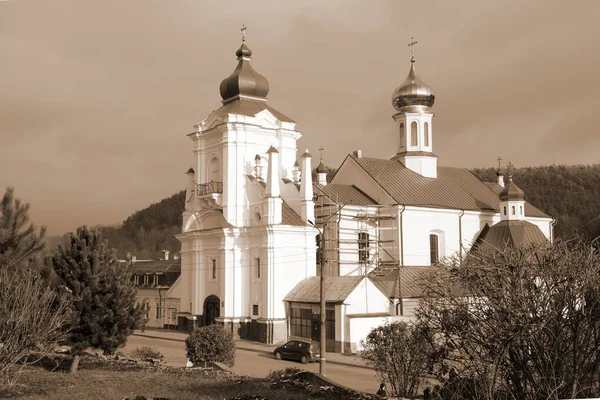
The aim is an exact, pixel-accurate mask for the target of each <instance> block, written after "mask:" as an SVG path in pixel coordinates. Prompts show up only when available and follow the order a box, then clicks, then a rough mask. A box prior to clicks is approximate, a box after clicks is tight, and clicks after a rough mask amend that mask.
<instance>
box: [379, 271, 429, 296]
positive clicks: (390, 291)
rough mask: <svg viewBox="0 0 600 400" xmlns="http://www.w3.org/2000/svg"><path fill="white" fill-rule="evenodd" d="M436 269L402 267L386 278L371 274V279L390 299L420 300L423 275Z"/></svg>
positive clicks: (391, 272)
mask: <svg viewBox="0 0 600 400" xmlns="http://www.w3.org/2000/svg"><path fill="white" fill-rule="evenodd" d="M436 268H437V267H435V266H401V267H399V269H394V270H392V271H390V272H389V273H388V274H387V275H385V276H378V275H375V274H374V273H371V274H370V275H369V278H370V279H371V281H372V282H373V284H374V285H375V286H376V287H377V288H378V289H379V290H381V291H382V292H383V293H384V294H385V295H386V296H387V297H389V298H399V297H401V298H404V299H407V298H419V297H423V290H422V289H421V283H422V279H423V278H422V276H423V274H424V273H427V272H431V271H433V270H435V269H436ZM398 271H400V279H398ZM398 283H400V290H398Z"/></svg>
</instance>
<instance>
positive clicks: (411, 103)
mask: <svg viewBox="0 0 600 400" xmlns="http://www.w3.org/2000/svg"><path fill="white" fill-rule="evenodd" d="M434 101H435V96H434V95H433V92H432V91H431V88H430V87H429V86H427V85H426V84H425V83H424V82H423V81H422V80H421V79H420V78H419V77H418V76H417V73H416V72H415V57H414V56H413V57H412V59H411V60H410V72H409V73H408V77H406V79H405V80H404V82H402V84H401V85H400V86H398V87H397V88H396V89H395V90H394V93H393V94H392V104H393V105H394V108H395V109H396V110H398V111H410V110H411V109H414V110H416V111H426V110H428V109H429V107H431V106H433V103H434Z"/></svg>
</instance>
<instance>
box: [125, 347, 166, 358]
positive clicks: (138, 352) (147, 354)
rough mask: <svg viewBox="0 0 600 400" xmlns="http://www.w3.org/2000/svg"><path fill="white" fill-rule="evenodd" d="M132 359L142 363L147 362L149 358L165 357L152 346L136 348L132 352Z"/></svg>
mask: <svg viewBox="0 0 600 400" xmlns="http://www.w3.org/2000/svg"><path fill="white" fill-rule="evenodd" d="M131 357H132V358H135V359H137V360H140V361H144V360H147V359H149V358H153V359H154V358H156V359H161V360H162V359H163V357H164V356H163V355H162V353H161V352H160V351H158V350H156V349H155V348H154V347H150V346H141V347H136V348H135V349H133V351H132V352H131Z"/></svg>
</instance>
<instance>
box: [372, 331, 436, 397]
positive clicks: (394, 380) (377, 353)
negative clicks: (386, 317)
mask: <svg viewBox="0 0 600 400" xmlns="http://www.w3.org/2000/svg"><path fill="white" fill-rule="evenodd" d="M361 345H362V346H363V348H364V350H363V351H362V352H361V353H360V356H361V357H362V358H363V359H364V360H365V362H366V363H367V364H368V365H370V366H372V367H373V368H374V369H375V371H376V372H377V375H378V376H379V378H380V379H381V380H382V381H383V382H386V383H388V385H389V386H388V387H389V388H390V390H391V394H392V395H394V396H412V395H414V394H415V393H416V392H417V390H418V388H419V382H420V376H421V375H422V374H423V373H424V372H425V369H426V364H427V359H428V353H427V348H426V342H425V341H424V340H423V339H422V338H421V337H420V335H419V333H418V332H417V331H415V329H414V327H412V326H409V325H407V324H406V323H404V322H395V323H389V324H385V325H382V326H379V327H377V328H374V329H373V330H372V331H371V332H370V333H369V335H368V336H367V337H366V339H365V340H364V341H361Z"/></svg>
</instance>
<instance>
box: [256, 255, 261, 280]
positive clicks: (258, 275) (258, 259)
mask: <svg viewBox="0 0 600 400" xmlns="http://www.w3.org/2000/svg"><path fill="white" fill-rule="evenodd" d="M256 279H260V258H257V259H256Z"/></svg>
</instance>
